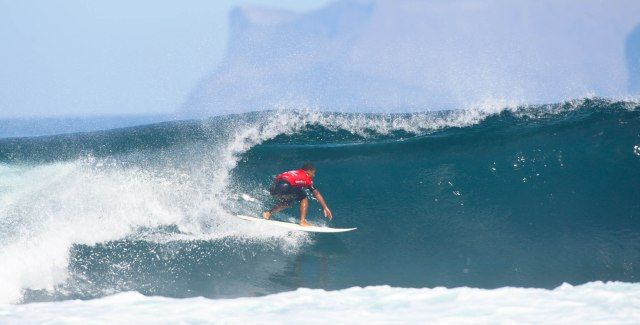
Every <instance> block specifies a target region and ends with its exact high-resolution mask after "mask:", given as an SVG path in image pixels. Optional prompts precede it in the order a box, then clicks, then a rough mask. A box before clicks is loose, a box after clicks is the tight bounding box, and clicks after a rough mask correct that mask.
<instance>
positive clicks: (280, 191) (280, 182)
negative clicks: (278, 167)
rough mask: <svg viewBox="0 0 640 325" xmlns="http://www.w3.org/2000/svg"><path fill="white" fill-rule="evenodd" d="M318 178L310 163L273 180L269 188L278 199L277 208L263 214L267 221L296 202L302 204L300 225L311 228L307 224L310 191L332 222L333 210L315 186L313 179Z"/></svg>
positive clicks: (314, 168)
mask: <svg viewBox="0 0 640 325" xmlns="http://www.w3.org/2000/svg"><path fill="white" fill-rule="evenodd" d="M315 176H316V167H315V166H313V165H312V164H310V163H306V164H304V165H302V168H300V169H296V170H290V171H288V172H284V173H282V174H280V175H278V176H276V178H275V179H274V180H273V184H272V185H271V187H270V188H269V193H271V195H272V196H273V197H274V198H275V199H276V202H277V204H276V206H275V207H273V208H272V209H271V210H269V211H265V212H263V213H262V217H263V218H265V219H269V218H271V215H272V214H274V213H276V212H278V211H282V210H284V209H286V208H288V207H289V206H290V205H291V203H293V202H294V201H299V202H300V225H301V226H311V224H309V223H308V222H307V208H308V207H309V199H308V198H307V193H306V191H307V190H308V191H310V192H311V194H313V197H314V198H315V199H316V200H318V202H319V203H320V205H321V206H322V210H323V212H324V216H325V217H327V218H329V220H331V219H332V218H333V215H332V214H331V210H329V207H327V204H326V203H325V202H324V198H323V197H322V194H320V191H318V189H317V188H316V187H315V186H313V178H314V177H315Z"/></svg>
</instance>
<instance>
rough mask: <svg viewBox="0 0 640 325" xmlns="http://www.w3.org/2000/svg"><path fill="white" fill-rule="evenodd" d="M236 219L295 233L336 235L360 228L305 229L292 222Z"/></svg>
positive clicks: (246, 218)
mask: <svg viewBox="0 0 640 325" xmlns="http://www.w3.org/2000/svg"><path fill="white" fill-rule="evenodd" d="M236 217H238V218H240V219H242V220H247V221H251V222H257V223H261V224H265V225H269V226H274V227H280V228H286V229H289V230H294V231H306V232H324V233H335V232H347V231H353V230H356V229H358V228H330V227H318V226H306V227H303V226H301V225H299V224H295V223H291V222H284V221H277V220H266V219H264V218H256V217H249V216H243V215H236Z"/></svg>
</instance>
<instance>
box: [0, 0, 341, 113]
mask: <svg viewBox="0 0 640 325" xmlns="http://www.w3.org/2000/svg"><path fill="white" fill-rule="evenodd" d="M332 1H333V0H314V1H301V0H278V1H275V0H274V1H269V0H246V1H241V0H235V1H234V0H216V1H204V0H202V1H165V0H161V1H157V0H137V1H124V0H110V1H89V0H66V1H58V0H54V1H45V0H41V1H37V0H26V1H16V0H0V44H1V45H0V46H1V49H2V50H1V51H0V118H2V117H31V116H69V115H71V116H85V115H113V114H149V113H171V112H173V111H175V110H177V109H178V108H180V106H181V105H182V104H183V102H184V100H185V99H186V97H187V95H188V94H189V93H190V92H191V91H192V90H193V88H194V86H195V85H196V84H197V82H198V81H199V80H200V79H201V78H202V77H204V76H205V74H206V73H207V72H210V71H211V70H212V69H214V68H215V66H216V65H217V64H218V63H219V61H220V59H221V58H222V57H223V55H224V52H225V48H226V42H227V31H228V13H229V11H230V10H231V9H232V8H233V7H235V6H238V5H242V4H257V5H264V6H270V7H278V8H286V9H291V10H296V11H306V10H312V9H315V8H319V7H322V6H324V5H326V4H327V3H329V2H332Z"/></svg>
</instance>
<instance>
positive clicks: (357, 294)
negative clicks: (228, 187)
mask: <svg viewBox="0 0 640 325" xmlns="http://www.w3.org/2000/svg"><path fill="white" fill-rule="evenodd" d="M115 310H117V311H118V312H117V313H114V311H115ZM248 311H250V312H248ZM63 315H64V316H65V317H66V318H65V320H66V321H69V322H71V323H85V322H88V321H91V322H104V323H114V322H117V323H123V322H133V321H135V322H145V323H147V322H148V323H157V322H160V323H176V322H219V323H238V324H240V323H257V322H260V323H262V324H280V323H284V322H286V323H292V322H304V323H317V324H320V323H323V324H326V323H330V322H338V323H341V324H345V323H346V324H361V323H362V322H364V321H366V322H367V323H374V324H388V323H425V322H442V323H487V322H514V323H555V322H561V323H567V324H568V323H579V324H585V323H595V322H597V323H617V324H623V323H631V322H634V320H635V321H637V320H638V319H640V284H637V283H624V282H607V283H603V282H590V283H587V284H584V285H579V286H572V285H569V284H563V285H562V286H559V287H557V288H555V289H553V290H546V289H533V288H513V287H505V288H500V289H493V290H485V289H475V288H467V287H462V288H454V289H448V288H444V287H437V288H432V289H431V288H421V289H411V288H395V287H389V286H375V287H366V288H360V287H353V288H349V289H344V290H337V291H325V290H321V289H317V290H312V289H298V290H296V291H290V292H285V293H279V294H274V295H269V296H265V297H259V298H238V299H215V300H214V299H206V298H201V297H198V298H188V299H175V298H163V297H146V296H143V295H141V294H139V293H137V292H126V293H120V294H117V295H113V296H109V297H105V298H100V299H95V300H88V301H78V300H76V301H64V302H51V303H33V304H27V305H20V306H16V305H5V306H0V320H2V321H3V322H6V323H24V322H46V321H50V320H52V319H60V318H59V317H61V316H63Z"/></svg>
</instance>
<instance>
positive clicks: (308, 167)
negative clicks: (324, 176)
mask: <svg viewBox="0 0 640 325" xmlns="http://www.w3.org/2000/svg"><path fill="white" fill-rule="evenodd" d="M300 169H302V170H304V171H305V172H306V173H307V175H309V177H311V178H313V177H314V176H316V166H314V165H313V164H312V163H310V162H306V163H304V165H302V168H300Z"/></svg>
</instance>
